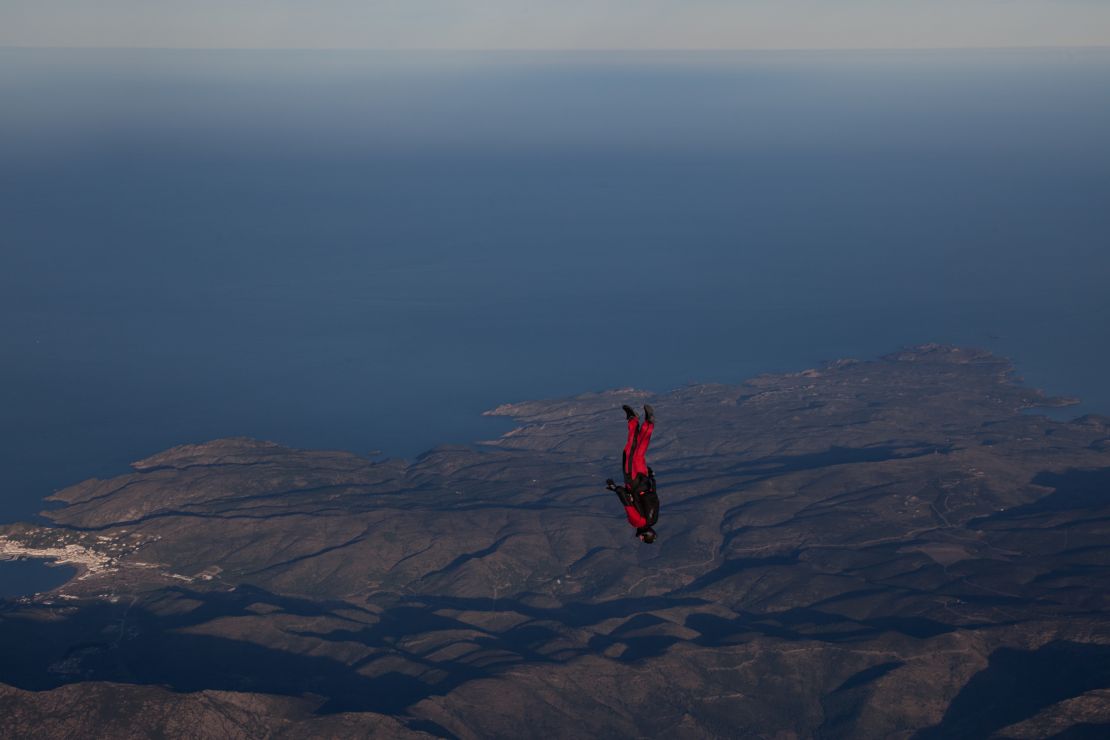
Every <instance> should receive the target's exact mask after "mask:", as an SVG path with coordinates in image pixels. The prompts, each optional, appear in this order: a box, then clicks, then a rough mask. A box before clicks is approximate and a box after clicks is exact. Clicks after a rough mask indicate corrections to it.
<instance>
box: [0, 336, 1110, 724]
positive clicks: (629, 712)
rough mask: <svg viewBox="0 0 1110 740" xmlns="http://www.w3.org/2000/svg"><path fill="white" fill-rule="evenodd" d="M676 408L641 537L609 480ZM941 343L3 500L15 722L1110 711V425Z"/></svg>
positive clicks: (1054, 717)
mask: <svg viewBox="0 0 1110 740" xmlns="http://www.w3.org/2000/svg"><path fill="white" fill-rule="evenodd" d="M644 401H648V402H649V403H651V404H653V405H654V406H655V408H656V413H657V415H658V418H659V422H658V427H657V430H656V436H655V439H654V441H653V444H652V448H651V452H650V460H651V463H652V464H653V466H654V467H655V469H656V471H657V476H658V480H659V493H660V498H661V499H662V512H661V516H660V521H659V524H658V526H657V527H656V529H657V530H658V532H659V535H660V539H659V541H658V543H657V544H656V545H653V546H650V547H649V546H644V545H641V544H639V543H638V542H636V541H635V540H634V539H633V538H632V537H631V530H630V529H629V528H628V526H627V525H626V524H625V523H624V521H623V518H622V515H621V511H620V508H619V506H618V504H617V501H616V500H615V498H614V497H613V496H612V494H610V493H608V492H606V491H605V490H604V489H603V488H602V485H603V481H604V480H605V479H606V478H607V477H613V476H614V475H615V474H616V473H618V472H619V470H620V459H619V454H620V448H621V445H622V444H623V424H622V423H621V421H622V418H623V417H622V416H621V414H620V411H619V409H620V405H621V403H625V402H628V403H635V404H638V405H639V404H642V403H643V402H644ZM1069 402H1070V401H1069V400H1068V399H1050V398H1046V397H1045V396H1044V395H1043V394H1041V393H1040V392H1039V391H1036V390H1033V389H1029V388H1025V387H1023V386H1022V385H1021V384H1020V383H1018V382H1015V381H1014V380H1013V378H1012V367H1011V365H1010V363H1009V362H1008V361H1006V360H1005V359H1002V358H999V357H995V356H993V355H991V354H989V353H986V352H982V351H978V350H971V349H963V348H955V347H948V346H938V345H927V346H921V347H916V348H912V349H907V350H904V351H900V352H897V353H894V354H891V355H888V356H886V357H883V358H881V359H879V360H875V361H868V362H859V361H851V360H842V361H838V362H835V363H832V364H830V365H828V366H826V367H823V368H818V369H813V370H806V371H804V372H800V373H792V374H786V375H764V376H760V377H757V378H754V379H752V380H749V381H747V382H744V383H742V384H740V385H735V386H731V385H696V386H689V387H685V388H680V389H677V390H674V391H672V392H669V393H664V394H657V395H654V394H648V393H644V392H639V391H633V390H622V391H611V392H605V393H594V394H586V395H582V396H578V397H575V398H569V399H563V400H556V401H534V402H525V403H515V404H508V405H505V406H501V407H499V408H497V409H495V410H493V411H491V412H488V413H490V414H492V415H497V416H505V417H511V418H512V419H515V420H516V421H517V423H518V424H519V426H518V427H517V428H516V429H514V430H513V431H512V432H510V433H508V434H506V435H504V436H503V437H502V438H500V439H497V440H493V441H490V442H487V443H484V444H483V445H482V446H480V447H479V448H477V449H472V448H465V447H442V448H437V449H435V450H432V451H430V452H428V453H426V454H424V455H423V456H421V457H419V458H418V459H416V460H414V461H404V460H386V461H377V462H375V461H371V460H368V459H366V458H363V457H359V456H357V455H354V454H351V453H346V452H325V451H306V450H293V449H287V448H284V447H281V446H279V445H276V444H273V443H269V442H261V441H256V440H250V439H225V440H217V441H214V442H209V443H207V444H200V445H184V446H181V447H176V448H173V449H171V450H167V451H166V452H163V453H160V454H158V455H155V456H153V457H150V458H147V459H146V460H142V461H140V462H137V463H135V464H134V466H133V467H134V472H132V473H130V474H128V475H123V476H119V477H117V478H113V479H111V480H88V481H85V482H83V483H79V484H77V485H75V486H72V487H70V488H67V489H65V490H62V491H59V492H58V493H56V494H55V495H53V496H52V497H51V499H53V500H55V501H58V502H60V503H61V504H63V505H62V506H61V508H57V509H52V510H50V511H48V512H45V513H44V516H45V517H46V518H47V519H48V520H49V521H50V524H49V526H38V525H30V524H14V525H4V526H3V527H0V557H3V556H9V557H10V556H32V557H41V558H50V559H54V560H56V561H58V562H64V563H70V564H74V565H76V566H77V567H78V568H79V570H80V572H79V575H78V576H77V577H75V578H74V579H72V580H71V581H69V582H68V583H66V584H65V585H63V586H61V587H60V588H58V589H55V590H54V591H51V592H48V593H43V594H39V595H37V596H34V597H27V598H21V599H17V600H11V601H6V602H3V603H2V605H0V645H2V649H3V651H4V655H5V656H6V657H5V661H4V662H3V664H2V666H0V683H2V684H3V686H0V710H2V711H3V712H4V715H5V717H6V718H7V722H8V726H7V728H8V730H9V732H11V733H13V734H15V735H22V734H45V735H63V734H67V733H70V734H99V735H124V734H128V733H138V734H153V733H166V734H182V733H186V732H188V733H191V734H198V733H199V734H201V735H205V736H209V735H212V736H215V735H219V736H223V737H263V736H291V737H292V736H296V737H304V736H352V735H357V736H366V735H374V734H380V735H382V736H389V737H409V736H411V737H418V736H449V737H450V736H454V737H466V738H469V737H489V736H495V737H522V736H527V735H534V734H535V733H536V732H538V731H540V729H541V728H542V731H543V732H544V734H547V735H553V736H558V737H563V736H583V735H591V736H614V735H619V736H639V735H650V736H662V735H667V736H674V737H726V736H751V737H884V738H955V737H999V738H1003V737H1004V738H1034V737H1050V736H1053V735H1059V734H1061V733H1065V734H1066V736H1068V737H1088V736H1090V737H1094V736H1096V735H1098V734H1100V733H1103V734H1104V733H1106V732H1110V419H1108V418H1106V417H1101V416H1085V417H1081V418H1078V419H1075V420H1072V421H1054V420H1052V419H1049V418H1047V417H1045V416H1040V415H1035V414H1028V413H1023V410H1026V409H1029V408H1033V407H1038V406H1054V405H1065V404H1067V403H1069Z"/></svg>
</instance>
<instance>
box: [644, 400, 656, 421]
mask: <svg viewBox="0 0 1110 740" xmlns="http://www.w3.org/2000/svg"><path fill="white" fill-rule="evenodd" d="M644 420H645V421H646V422H647V423H648V424H654V423H655V409H653V408H652V407H651V406H649V405H648V404H646V403H645V404H644Z"/></svg>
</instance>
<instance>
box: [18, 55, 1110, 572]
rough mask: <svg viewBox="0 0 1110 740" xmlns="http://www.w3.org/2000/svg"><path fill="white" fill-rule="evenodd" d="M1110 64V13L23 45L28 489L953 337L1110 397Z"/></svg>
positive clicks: (368, 439)
mask: <svg viewBox="0 0 1110 740" xmlns="http://www.w3.org/2000/svg"><path fill="white" fill-rule="evenodd" d="M1107 80H1110V51H1107V50H1071V51H1065V50H1035V51H1022V52H1019V51H991V52H952V51H944V52H829V53H796V52H795V53H792V52H776V53H769V52H760V53H719V54H712V53H705V54H686V53H660V54H638V53H577V54H570V53H532V54H524V53H490V54H476V53H435V54H400V53H377V52H307V51H306V52H260V51H244V52H235V51H221V52H199V51H63V50H19V49H0V100H2V101H3V104H2V105H0V410H2V411H0V470H2V471H3V475H2V477H0V521H13V520H26V519H28V518H31V517H33V516H34V515H35V513H36V512H37V511H39V510H41V509H42V507H43V505H42V502H41V500H42V498H43V497H44V496H46V495H49V494H50V493H51V492H52V491H53V490H55V489H57V488H60V487H64V486H66V485H69V484H72V483H75V482H77V481H79V480H82V479H84V478H87V477H91V476H100V477H104V476H110V475H114V474H119V473H121V472H124V471H125V470H126V466H127V464H128V463H129V462H130V461H133V460H136V459H140V458H142V457H144V456H147V455H150V454H152V453H155V452H157V451H159V450H162V449H164V448H167V447H169V446H172V445H176V444H181V443H185V442H198V441H203V440H208V439H213V438H218V437H225V436H232V435H249V436H253V437H260V438H265V439H270V440H275V441H277V442H281V443H283V444H287V445H294V446H305V447H315V448H344V449H349V450H354V451H357V452H360V453H364V452H371V451H375V450H377V451H381V452H382V453H383V454H386V455H393V456H408V457H411V456H415V455H417V454H419V453H420V452H422V451H424V450H427V449H429V448H431V447H433V446H435V445H438V444H441V443H463V444H465V443H471V442H474V441H476V440H480V439H483V438H489V437H492V436H495V435H497V434H499V433H500V432H501V431H503V430H504V429H505V428H507V427H506V426H505V425H504V424H502V423H495V422H494V421H492V420H490V419H485V418H483V417H481V416H480V413H481V411H483V410H485V409H488V408H491V407H493V406H496V405H497V404H499V403H502V402H506V401H514V400H522V399H530V398H541V397H551V396H561V395H566V394H575V393H579V392H582V391H589V390H600V389H604V388H611V387H625V386H638V387H643V388H647V389H652V390H659V391H663V390H667V389H670V388H673V387H676V386H680V385H683V384H686V383H691V382H699V381H721V382H736V381H740V380H743V379H745V378H747V377H750V376H752V375H754V374H757V373H760V372H765V371H784V370H800V369H804V368H806V367H812V366H814V365H815V364H818V363H820V362H822V361H825V360H831V359H835V358H840V357H858V358H871V357H874V356H877V355H880V354H883V353H886V352H889V351H893V350H895V349H897V348H898V347H900V346H904V345H910V344H916V343H920V342H928V341H936V342H949V343H959V344H970V345H976V346H981V347H985V348H988V349H991V350H994V351H996V352H999V353H1001V354H1004V355H1007V356H1010V357H1012V358H1013V359H1014V361H1015V362H1016V363H1017V367H1018V370H1019V373H1020V374H1021V375H1023V376H1024V377H1025V379H1026V381H1027V382H1028V383H1030V384H1031V385H1035V386H1038V387H1042V388H1044V389H1046V390H1047V391H1049V392H1051V393H1055V394H1066V395H1073V396H1079V397H1081V398H1082V399H1083V404H1082V405H1081V406H1080V407H1076V409H1074V410H1072V411H1070V412H1069V413H1071V414H1079V413H1083V412H1101V413H1108V412H1110V382H1108V381H1107V379H1106V378H1107V372H1108V369H1110V341H1108V340H1110V289H1108V286H1110V95H1107V94H1106V91H1107ZM614 413H616V414H619V411H614ZM665 414H666V412H665V410H661V414H660V417H661V423H664V424H665V423H666V416H665ZM9 572H10V571H9V570H3V571H0V580H2V579H4V578H6V577H7V576H6V575H3V574H7V573H9ZM5 593H6V591H5Z"/></svg>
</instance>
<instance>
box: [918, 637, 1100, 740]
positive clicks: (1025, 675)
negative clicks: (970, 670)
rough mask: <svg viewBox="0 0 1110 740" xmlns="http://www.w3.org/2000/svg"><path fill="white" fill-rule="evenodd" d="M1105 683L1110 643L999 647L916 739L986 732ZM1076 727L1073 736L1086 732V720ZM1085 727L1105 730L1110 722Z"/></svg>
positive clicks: (986, 735)
mask: <svg viewBox="0 0 1110 740" xmlns="http://www.w3.org/2000/svg"><path fill="white" fill-rule="evenodd" d="M1106 688H1110V645H1095V644H1090V643H1075V642H1065V641H1057V642H1050V643H1048V644H1047V645H1044V646H1043V647H1041V648H1039V649H1037V650H1014V649H1012V648H1001V649H999V650H995V651H994V652H993V653H991V656H990V662H989V663H988V664H987V667H986V668H984V669H983V670H981V671H979V672H978V673H976V674H975V675H974V676H972V677H971V680H970V681H968V682H967V684H966V685H965V686H964V687H963V689H961V690H960V693H959V694H957V695H956V698H955V699H953V700H952V703H951V704H949V705H948V711H946V712H945V714H944V718H943V719H942V720H941V722H940V724H938V725H935V726H934V727H930V728H929V729H927V730H922V731H921V732H919V733H917V735H915V736H914V740H933V739H934V738H936V739H938V740H939V739H940V738H945V739H947V738H980V737H988V736H990V735H991V734H992V733H993V732H995V731H997V730H1000V729H1002V728H1003V727H1006V726H1008V725H1012V724H1014V723H1016V722H1020V721H1022V720H1025V719H1028V718H1030V717H1033V716H1035V715H1036V714H1037V713H1038V712H1040V711H1041V710H1043V709H1045V708H1046V707H1049V706H1051V705H1053V704H1056V703H1057V702H1061V701H1064V700H1065V699H1070V698H1072V697H1075V696H1079V695H1080V694H1083V693H1085V692H1088V691H1093V690H1095V689H1106ZM1073 729H1074V730H1075V732H1076V733H1080V734H1074V733H1073V736H1074V737H1080V736H1082V733H1084V732H1086V729H1085V728H1083V727H1082V726H1078V727H1077V728H1073ZM1087 729H1091V730H1100V731H1101V732H1102V733H1106V730H1107V729H1110V728H1107V727H1105V726H1103V727H1101V728H1098V727H1090V726H1088V728H1087ZM1091 737H1107V735H1106V734H1101V735H1099V734H1092V735H1091Z"/></svg>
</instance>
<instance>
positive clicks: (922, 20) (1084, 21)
mask: <svg viewBox="0 0 1110 740" xmlns="http://www.w3.org/2000/svg"><path fill="white" fill-rule="evenodd" d="M0 45H6V46H8V45H11V46H144V47H193V48H210V47H217V48H220V47H231V48H255V47H268V48H288V47H294V48H388V49H397V48H403V49H723V48H731V49H759V48H918V47H994V46H1104V45H1110V1H1108V0H731V1H729V0H95V1H93V0H0Z"/></svg>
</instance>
